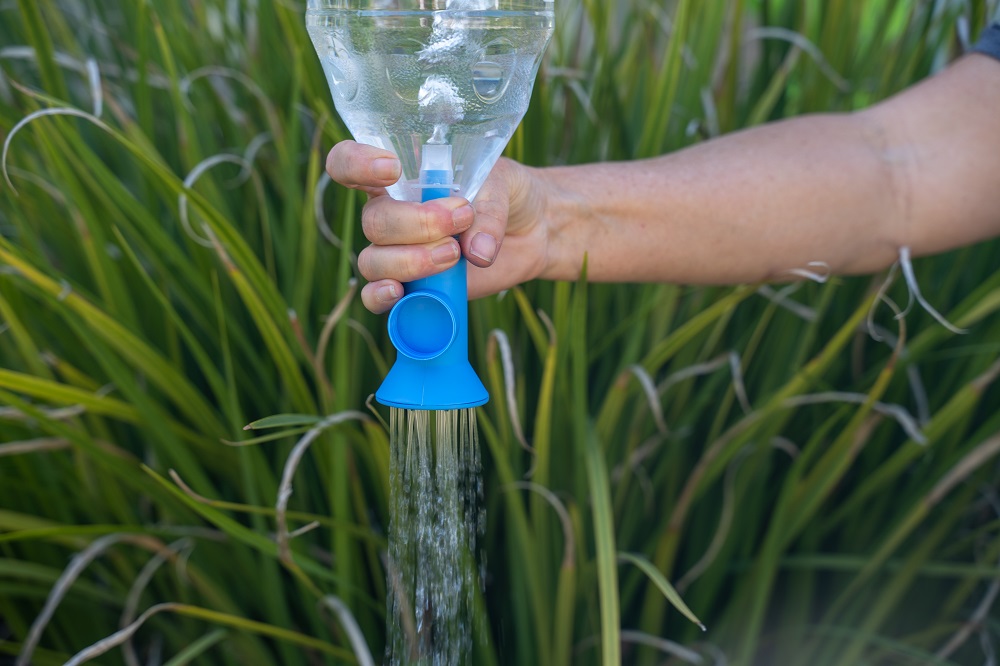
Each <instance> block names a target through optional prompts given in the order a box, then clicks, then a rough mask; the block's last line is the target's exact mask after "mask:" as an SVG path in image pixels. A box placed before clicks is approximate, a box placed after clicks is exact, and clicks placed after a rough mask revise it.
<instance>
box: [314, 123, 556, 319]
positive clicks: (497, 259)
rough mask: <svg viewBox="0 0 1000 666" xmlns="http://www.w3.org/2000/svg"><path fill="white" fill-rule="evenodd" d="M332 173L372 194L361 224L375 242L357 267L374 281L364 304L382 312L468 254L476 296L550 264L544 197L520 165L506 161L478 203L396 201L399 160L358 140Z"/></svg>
mask: <svg viewBox="0 0 1000 666" xmlns="http://www.w3.org/2000/svg"><path fill="white" fill-rule="evenodd" d="M326 170H327V172H328V173H329V174H330V177H331V178H333V180H335V181H337V182H338V183H340V184H341V185H344V186H345V187H349V188H352V189H356V190H361V191H362V192H365V193H367V194H368V196H369V200H368V203H367V204H365V207H364V210H363V212H362V215H361V225H362V228H363V230H364V233H365V237H366V238H368V240H369V241H371V243H372V244H371V245H370V246H369V247H367V248H365V249H364V250H363V251H362V252H361V254H360V255H358V269H359V270H360V271H361V274H362V275H363V276H364V277H365V279H367V280H368V281H369V283H368V284H367V285H366V286H365V287H364V289H363V290H362V292H361V300H362V302H363V303H364V304H365V307H366V308H368V309H369V310H371V311H372V312H374V313H376V314H381V313H383V312H387V311H388V310H390V309H391V308H392V306H393V305H395V304H396V303H397V302H398V301H399V299H401V298H402V297H403V296H404V295H405V294H404V290H403V283H404V282H412V281H414V280H419V279H422V278H426V277H430V276H431V275H436V274H438V273H441V272H444V271H446V270H448V269H449V268H452V267H453V266H455V264H457V263H458V260H459V258H460V257H461V256H463V255H464V256H465V257H466V258H467V259H468V260H469V264H470V266H469V298H480V297H482V296H488V295H490V294H495V293H497V292H499V291H502V290H504V289H509V288H510V287H513V286H515V285H518V284H520V283H522V282H526V281H528V280H531V279H534V278H536V277H538V276H539V275H540V274H541V273H542V271H543V269H544V267H545V258H546V251H547V249H548V236H547V233H546V231H545V228H544V224H543V222H542V220H544V215H543V211H542V208H541V206H542V199H543V197H542V196H541V193H540V188H539V186H538V180H537V178H535V177H534V176H533V174H532V173H531V172H532V171H533V170H532V169H530V168H528V167H525V166H523V165H521V164H518V163H517V162H514V161H512V160H507V159H501V160H500V161H499V162H498V163H497V165H496V167H494V169H493V172H492V173H491V174H490V177H489V179H487V181H486V184H485V185H484V186H483V188H482V189H481V190H480V192H479V195H478V196H477V197H476V201H475V204H474V205H470V204H469V202H468V201H466V200H465V199H461V198H458V197H452V198H449V199H438V200H435V201H429V202H427V203H415V202H409V201H395V200H394V199H392V198H391V197H390V196H389V195H388V194H387V193H386V188H387V187H389V186H390V185H392V184H394V183H395V182H396V181H397V180H399V177H400V171H401V166H400V163H399V160H398V159H396V156H395V155H393V154H392V153H391V152H388V151H385V150H382V149H380V148H375V147H372V146H367V145H364V144H359V143H355V142H354V141H343V142H341V143H338V144H337V145H336V146H334V147H333V150H331V151H330V155H329V156H328V158H327V162H326ZM454 236H458V241H456V240H455V239H454V238H453V237H454Z"/></svg>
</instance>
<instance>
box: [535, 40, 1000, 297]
mask: <svg viewBox="0 0 1000 666" xmlns="http://www.w3.org/2000/svg"><path fill="white" fill-rule="evenodd" d="M538 175H539V177H540V181H541V182H542V183H544V185H545V187H546V188H548V192H549V193H548V195H547V196H546V197H545V201H546V205H547V210H546V213H545V215H546V218H547V222H548V228H549V233H550V239H551V240H550V243H549V245H548V248H549V249H548V256H547V261H546V269H545V270H544V271H543V273H542V277H545V278H551V279H573V278H574V277H575V276H578V275H579V271H580V267H581V265H582V258H583V255H584V253H588V254H589V257H590V275H591V278H592V279H593V280H595V281H612V282H617V281H627V282H631V281H636V282H639V281H667V282H682V283H700V284H704V283H738V282H753V281H759V280H766V279H771V278H776V277H780V276H781V275H782V274H783V273H786V271H788V270H789V269H794V268H804V267H805V266H806V265H807V264H808V263H809V262H813V261H821V262H825V263H827V264H829V265H830V267H831V268H832V269H833V271H834V272H837V273H867V272H872V271H876V270H878V269H881V268H883V267H885V266H887V265H888V264H890V263H892V262H893V261H894V260H895V258H896V257H897V254H898V251H899V248H900V247H902V246H904V245H908V246H910V247H911V248H912V250H913V251H914V253H915V254H932V253H935V252H941V251H944V250H947V249H951V248H954V247H958V246H961V245H965V244H968V243H971V242H974V241H977V240H981V239H984V238H987V237H989V236H991V235H995V234H998V233H1000V62H996V61H995V60H992V59H990V58H987V57H984V56H970V57H968V58H966V59H964V60H962V61H961V62H959V63H958V64H956V65H955V66H953V67H951V68H950V69H948V70H947V71H946V72H944V73H942V74H940V75H939V76H937V77H935V78H933V79H931V80H928V81H925V82H924V83H922V84H920V85H918V86H916V87H914V88H911V89H909V90H908V91H906V92H904V93H902V94H900V95H898V96H896V97H894V98H892V99H890V100H888V101H886V102H884V103H882V104H880V105H878V106H876V107H873V108H871V109H869V110H867V111H863V112H859V113H854V114H848V115H821V116H807V117H802V118H797V119H793V120H788V121H784V122H780V123H775V124H772V125H765V126H762V127H758V128H755V129H751V130H748V131H744V132H739V133H736V134H731V135H728V136H725V137H722V138H720V139H718V140H715V141H710V142H708V143H705V144H701V145H699V146H695V147H693V148H690V149H687V150H684V151H680V152H677V153H673V154H671V155H667V156H665V157H660V158H657V159H653V160H647V161H641V162H628V163H616V164H596V165H589V166H585V167H568V168H558V169H547V170H542V171H540V173H539V174H538Z"/></svg>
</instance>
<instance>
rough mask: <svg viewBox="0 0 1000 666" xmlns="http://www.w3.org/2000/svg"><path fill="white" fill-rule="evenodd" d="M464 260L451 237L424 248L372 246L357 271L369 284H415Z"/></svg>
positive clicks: (362, 258) (359, 263) (364, 252)
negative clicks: (381, 282)
mask: <svg viewBox="0 0 1000 666" xmlns="http://www.w3.org/2000/svg"><path fill="white" fill-rule="evenodd" d="M461 256H462V255H461V249H460V248H459V245H458V243H457V242H456V241H455V239H454V238H451V237H450V236H449V237H448V238H444V239H442V240H440V241H437V242H435V243H428V244H425V245H392V246H389V247H381V246H378V245H370V246H369V247H367V248H365V249H364V250H362V251H361V254H359V255H358V270H360V271H361V274H362V275H363V276H364V277H365V279H366V280H368V281H369V282H379V281H381V280H395V281H397V282H413V281H414V280H420V279H422V278H425V277H430V276H431V275H437V274H438V273H441V272H442V271H445V270H447V269H449V268H451V267H452V266H454V265H455V264H457V263H458V260H459V258H460V257H461Z"/></svg>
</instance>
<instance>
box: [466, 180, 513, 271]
mask: <svg viewBox="0 0 1000 666" xmlns="http://www.w3.org/2000/svg"><path fill="white" fill-rule="evenodd" d="M489 185H492V187H490V186H489ZM504 189H505V188H503V187H497V186H496V185H495V184H492V183H490V184H488V186H487V187H484V188H483V189H482V190H481V191H480V193H479V196H478V197H476V201H475V203H474V204H473V208H475V210H476V219H475V221H474V222H473V223H472V226H471V227H470V228H469V230H468V231H466V232H465V233H463V234H462V236H461V237H460V239H459V242H460V243H461V245H462V253H463V254H464V255H465V257H466V259H468V260H469V263H471V264H473V265H474V266H479V267H480V268H489V267H490V266H492V265H493V264H494V263H495V262H496V260H497V256H498V255H499V254H500V246H501V245H502V244H503V239H504V236H505V235H506V233H507V216H508V214H509V212H510V198H509V195H508V194H507V192H506V191H504Z"/></svg>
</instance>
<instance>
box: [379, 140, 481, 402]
mask: <svg viewBox="0 0 1000 666" xmlns="http://www.w3.org/2000/svg"><path fill="white" fill-rule="evenodd" d="M453 174H454V171H453V170H452V166H451V146H449V145H433V144H428V145H425V146H424V151H423V161H422V164H421V171H420V184H421V187H423V201H425V202H426V201H432V200H434V199H444V198H447V197H448V196H450V195H451V185H452V182H453V180H454V177H453ZM435 185H440V186H441V187H434V186H435ZM467 274H468V270H467V263H466V260H465V259H460V260H459V262H458V265H457V266H455V267H454V268H452V269H450V270H448V271H446V272H444V273H442V274H440V275H435V276H433V277H429V278H426V279H423V280H417V281H416V282H411V283H409V284H407V285H404V286H405V289H406V296H405V297H404V298H403V299H402V300H400V302H399V303H397V304H396V306H395V307H394V308H393V309H392V312H390V313H389V339H390V340H392V344H393V346H395V347H396V351H397V352H398V354H397V355H396V363H395V364H394V365H393V366H392V369H391V370H390V371H389V374H388V375H387V376H386V378H385V381H383V382H382V386H381V387H380V388H379V390H378V392H377V393H376V394H375V399H376V400H378V402H379V403H380V404H382V405H386V406H387V407H399V408H401V409H417V410H448V409H466V408H470V407H479V406H480V405H485V404H486V403H487V402H488V401H489V394H488V393H487V392H486V387H484V386H483V383H482V381H480V379H479V376H478V375H476V371H475V370H473V369H472V365H471V364H470V363H469V305H468V284H467Z"/></svg>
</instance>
